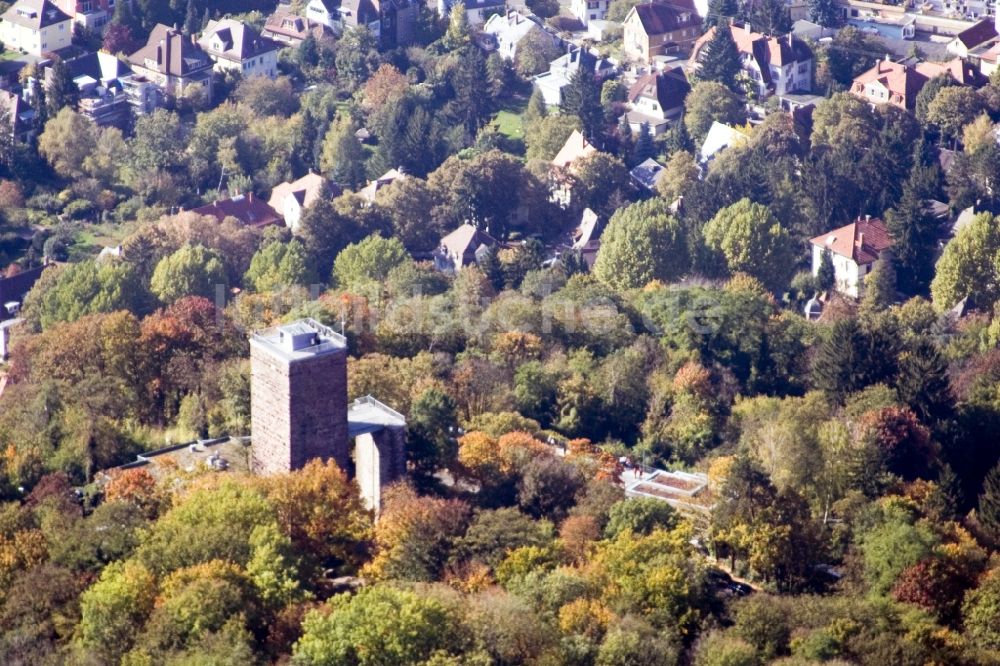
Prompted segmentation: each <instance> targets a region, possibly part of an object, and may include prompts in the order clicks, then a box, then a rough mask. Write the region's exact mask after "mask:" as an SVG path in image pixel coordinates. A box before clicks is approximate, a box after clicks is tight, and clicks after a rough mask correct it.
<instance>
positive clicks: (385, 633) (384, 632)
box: [293, 584, 466, 666]
mask: <svg viewBox="0 0 1000 666" xmlns="http://www.w3.org/2000/svg"><path fill="white" fill-rule="evenodd" d="M302 629H303V631H302V638H301V639H300V640H299V641H298V643H296V644H295V652H294V655H293V660H294V662H295V663H299V664H314V665H315V666H382V665H383V664H399V665H400V666H407V665H412V666H418V664H425V663H432V662H428V661H427V660H428V659H430V658H431V657H432V656H433V655H438V657H439V658H442V657H444V656H446V655H454V656H455V657H457V656H458V655H460V654H462V653H463V652H464V649H465V647H466V645H465V642H464V641H463V636H464V632H463V631H462V628H461V623H460V622H459V620H458V618H457V617H456V616H455V614H454V612H453V611H450V610H449V609H448V608H446V607H445V606H444V605H442V604H441V603H440V602H439V601H437V600H436V599H434V598H432V597H429V596H426V595H421V594H417V593H416V592H411V591H408V590H399V589H396V588H393V587H390V586H388V585H384V584H383V585H376V586H372V587H365V588H362V590H361V591H360V592H358V593H357V594H355V595H350V594H341V595H337V596H335V597H333V598H332V599H330V601H328V602H327V603H326V606H325V608H324V609H322V610H321V611H312V612H310V613H309V614H308V615H307V616H306V619H305V621H304V622H303V624H302ZM443 663H448V662H443Z"/></svg>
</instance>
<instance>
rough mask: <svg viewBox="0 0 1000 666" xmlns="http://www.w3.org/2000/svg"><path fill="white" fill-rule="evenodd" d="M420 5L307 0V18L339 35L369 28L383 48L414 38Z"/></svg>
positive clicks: (392, 0)
mask: <svg viewBox="0 0 1000 666" xmlns="http://www.w3.org/2000/svg"><path fill="white" fill-rule="evenodd" d="M418 11H419V5H418V3H417V2H414V1H412V0H309V4H307V5H306V16H305V17H306V18H307V19H309V20H310V21H314V22H316V23H319V24H321V25H325V26H327V27H328V28H330V30H332V31H333V32H334V33H335V34H337V35H340V34H342V33H343V32H344V31H345V30H349V29H351V28H359V27H365V28H368V29H369V30H370V31H371V32H372V34H373V35H375V37H376V38H377V39H378V42H379V47H380V48H382V49H393V48H396V47H397V46H405V45H406V44H409V43H410V42H412V41H413V31H414V29H415V27H416V21H417V13H418Z"/></svg>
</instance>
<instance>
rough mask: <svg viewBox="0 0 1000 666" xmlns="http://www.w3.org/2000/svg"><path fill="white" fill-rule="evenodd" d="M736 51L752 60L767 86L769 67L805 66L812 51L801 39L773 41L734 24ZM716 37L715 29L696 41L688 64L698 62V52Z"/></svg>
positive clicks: (788, 38)
mask: <svg viewBox="0 0 1000 666" xmlns="http://www.w3.org/2000/svg"><path fill="white" fill-rule="evenodd" d="M730 32H731V33H732V35H733V41H734V42H735V43H736V50H737V51H739V52H740V53H741V54H743V55H745V56H752V57H753V59H754V60H755V61H756V62H757V66H758V68H759V69H760V72H761V75H762V76H764V77H765V83H770V76H771V69H770V67H769V65H774V66H775V67H784V66H785V65H789V64H791V63H796V62H805V61H807V60H810V59H811V58H812V51H811V50H810V49H809V46H808V45H807V44H806V43H805V42H804V41H802V40H801V39H799V38H797V37H794V36H793V35H791V34H788V35H784V36H783V37H773V36H770V35H765V34H763V33H760V32H753V30H751V29H750V27H749V25H747V26H743V25H739V24H737V23H734V24H732V25H731V26H730ZM713 37H715V26H712V27H711V28H709V29H708V31H707V32H706V33H705V34H703V35H702V36H701V37H699V38H698V39H697V41H695V43H694V46H693V47H692V49H691V58H690V62H692V63H695V62H698V59H699V57H700V56H701V50H702V49H703V48H704V47H705V45H706V44H708V43H709V42H710V41H712V38H713Z"/></svg>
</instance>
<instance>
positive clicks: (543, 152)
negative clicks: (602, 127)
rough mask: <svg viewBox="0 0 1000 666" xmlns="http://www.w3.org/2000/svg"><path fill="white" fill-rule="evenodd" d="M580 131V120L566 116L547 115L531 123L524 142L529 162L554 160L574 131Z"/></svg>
mask: <svg viewBox="0 0 1000 666" xmlns="http://www.w3.org/2000/svg"><path fill="white" fill-rule="evenodd" d="M578 129H580V119H579V118H577V117H576V116H569V115H564V114H553V115H545V116H542V117H540V118H539V119H538V120H535V121H533V122H531V123H530V124H529V125H528V126H527V128H526V131H525V135H524V142H525V144H526V145H527V147H528V151H527V157H528V159H529V160H546V161H548V160H552V159H553V158H554V157H555V156H556V155H557V154H558V153H559V150H560V149H561V148H562V147H563V145H564V144H565V143H566V139H568V138H569V136H570V134H572V133H573V130H578Z"/></svg>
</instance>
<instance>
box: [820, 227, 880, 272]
mask: <svg viewBox="0 0 1000 666" xmlns="http://www.w3.org/2000/svg"><path fill="white" fill-rule="evenodd" d="M810 242H811V243H812V244H813V245H818V246H820V247H824V248H826V249H828V250H830V251H831V252H833V253H834V254H839V255H840V256H842V257H848V258H850V259H852V260H853V261H854V263H856V264H858V265H864V264H871V263H874V262H875V261H876V260H877V259H878V258H879V254H881V253H882V252H883V251H884V250H887V249H888V248H890V247H892V237H891V236H890V235H889V230H888V229H886V227H885V223H884V222H882V220H880V219H878V218H869V217H864V218H861V217H859V218H858V219H856V220H854V221H853V222H851V223H850V224H848V225H847V226H844V227H841V228H839V229H834V230H833V231H831V232H829V233H825V234H822V235H820V236H816V237H815V238H813V239H812V240H811V241H810Z"/></svg>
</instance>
